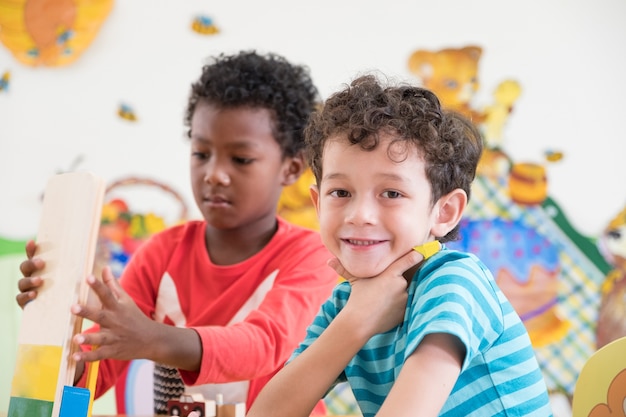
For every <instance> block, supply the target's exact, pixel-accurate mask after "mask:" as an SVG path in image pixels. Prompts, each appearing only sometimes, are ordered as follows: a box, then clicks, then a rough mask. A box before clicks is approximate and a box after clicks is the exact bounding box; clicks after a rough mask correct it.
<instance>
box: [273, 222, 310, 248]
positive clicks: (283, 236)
mask: <svg viewBox="0 0 626 417" xmlns="http://www.w3.org/2000/svg"><path fill="white" fill-rule="evenodd" d="M277 219H278V232H277V233H276V235H275V237H274V238H275V239H276V240H280V241H287V242H298V244H299V245H300V244H302V245H315V246H318V245H322V238H321V236H320V234H319V232H318V231H317V230H313V229H309V228H306V227H303V226H300V225H297V224H294V223H290V222H289V221H287V220H285V219H283V218H282V217H277Z"/></svg>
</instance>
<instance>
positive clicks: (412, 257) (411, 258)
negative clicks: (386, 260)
mask: <svg viewBox="0 0 626 417" xmlns="http://www.w3.org/2000/svg"><path fill="white" fill-rule="evenodd" d="M423 260H424V255H422V254H421V253H419V252H417V251H414V250H412V251H410V252H409V253H407V254H406V255H403V256H401V257H400V258H398V260H396V261H395V262H394V263H392V264H391V265H389V267H387V271H389V272H392V273H395V274H397V275H402V274H403V273H404V271H406V270H407V269H409V268H411V267H413V266H415V265H417V264H418V263H420V262H422V261H423Z"/></svg>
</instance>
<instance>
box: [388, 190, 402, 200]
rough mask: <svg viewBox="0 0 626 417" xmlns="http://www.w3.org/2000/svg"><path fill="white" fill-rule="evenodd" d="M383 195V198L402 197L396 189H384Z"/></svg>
mask: <svg viewBox="0 0 626 417" xmlns="http://www.w3.org/2000/svg"><path fill="white" fill-rule="evenodd" d="M383 197H385V198H400V197H402V194H400V193H399V192H397V191H393V190H390V191H385V192H384V193H383Z"/></svg>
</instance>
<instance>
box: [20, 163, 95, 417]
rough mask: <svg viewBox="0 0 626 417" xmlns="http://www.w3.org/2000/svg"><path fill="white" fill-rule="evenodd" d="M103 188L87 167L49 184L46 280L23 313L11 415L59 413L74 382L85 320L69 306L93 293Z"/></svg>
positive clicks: (43, 251)
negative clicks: (76, 338)
mask: <svg viewBox="0 0 626 417" xmlns="http://www.w3.org/2000/svg"><path fill="white" fill-rule="evenodd" d="M104 191H105V184H104V181H103V180H102V179H101V178H99V177H97V176H95V175H93V174H90V173H87V172H71V173H64V174H58V175H55V176H53V177H52V178H50V180H49V181H48V184H47V185H46V189H45V191H44V200H43V207H42V212H41V219H40V223H39V230H38V234H37V245H38V252H37V254H36V256H38V257H40V258H41V259H43V260H44V261H45V262H46V267H45V268H44V269H43V270H42V271H41V276H42V277H43V279H44V284H43V286H42V288H41V289H40V291H39V293H38V295H37V298H36V299H35V300H33V301H31V302H29V303H28V304H27V305H26V306H25V307H24V311H23V314H22V322H21V325H20V332H19V336H18V344H19V346H18V354H17V360H16V366H15V372H14V375H13V382H12V385H11V400H10V404H9V413H8V416H9V417H19V416H29V415H37V416H50V417H57V416H58V415H59V408H60V403H61V395H62V392H63V387H64V386H65V385H70V386H71V385H73V381H74V374H75V363H74V362H73V361H72V360H70V357H71V355H72V353H73V352H74V350H75V349H76V348H75V347H74V346H73V344H72V343H71V339H72V337H73V336H74V335H75V334H76V333H78V332H80V330H81V326H82V320H81V319H80V318H78V317H76V316H74V315H73V314H71V312H70V307H71V306H72V305H73V304H75V303H85V302H86V301H87V298H88V294H89V291H90V289H89V286H88V285H87V283H86V282H85V278H86V277H87V276H88V275H89V274H90V273H91V272H92V269H93V264H94V258H95V251H96V244H97V239H98V230H99V226H100V216H101V211H102V204H103V199H104Z"/></svg>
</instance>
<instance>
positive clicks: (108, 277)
mask: <svg viewBox="0 0 626 417" xmlns="http://www.w3.org/2000/svg"><path fill="white" fill-rule="evenodd" d="M102 282H104V284H105V285H106V286H107V287H108V288H109V290H110V291H111V293H112V294H113V295H114V296H115V300H116V301H117V300H119V299H120V298H122V296H123V295H124V294H125V292H124V290H123V289H122V287H121V286H120V283H119V282H118V280H117V278H115V275H113V272H112V271H111V267H109V266H106V267H104V269H103V270H102Z"/></svg>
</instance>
